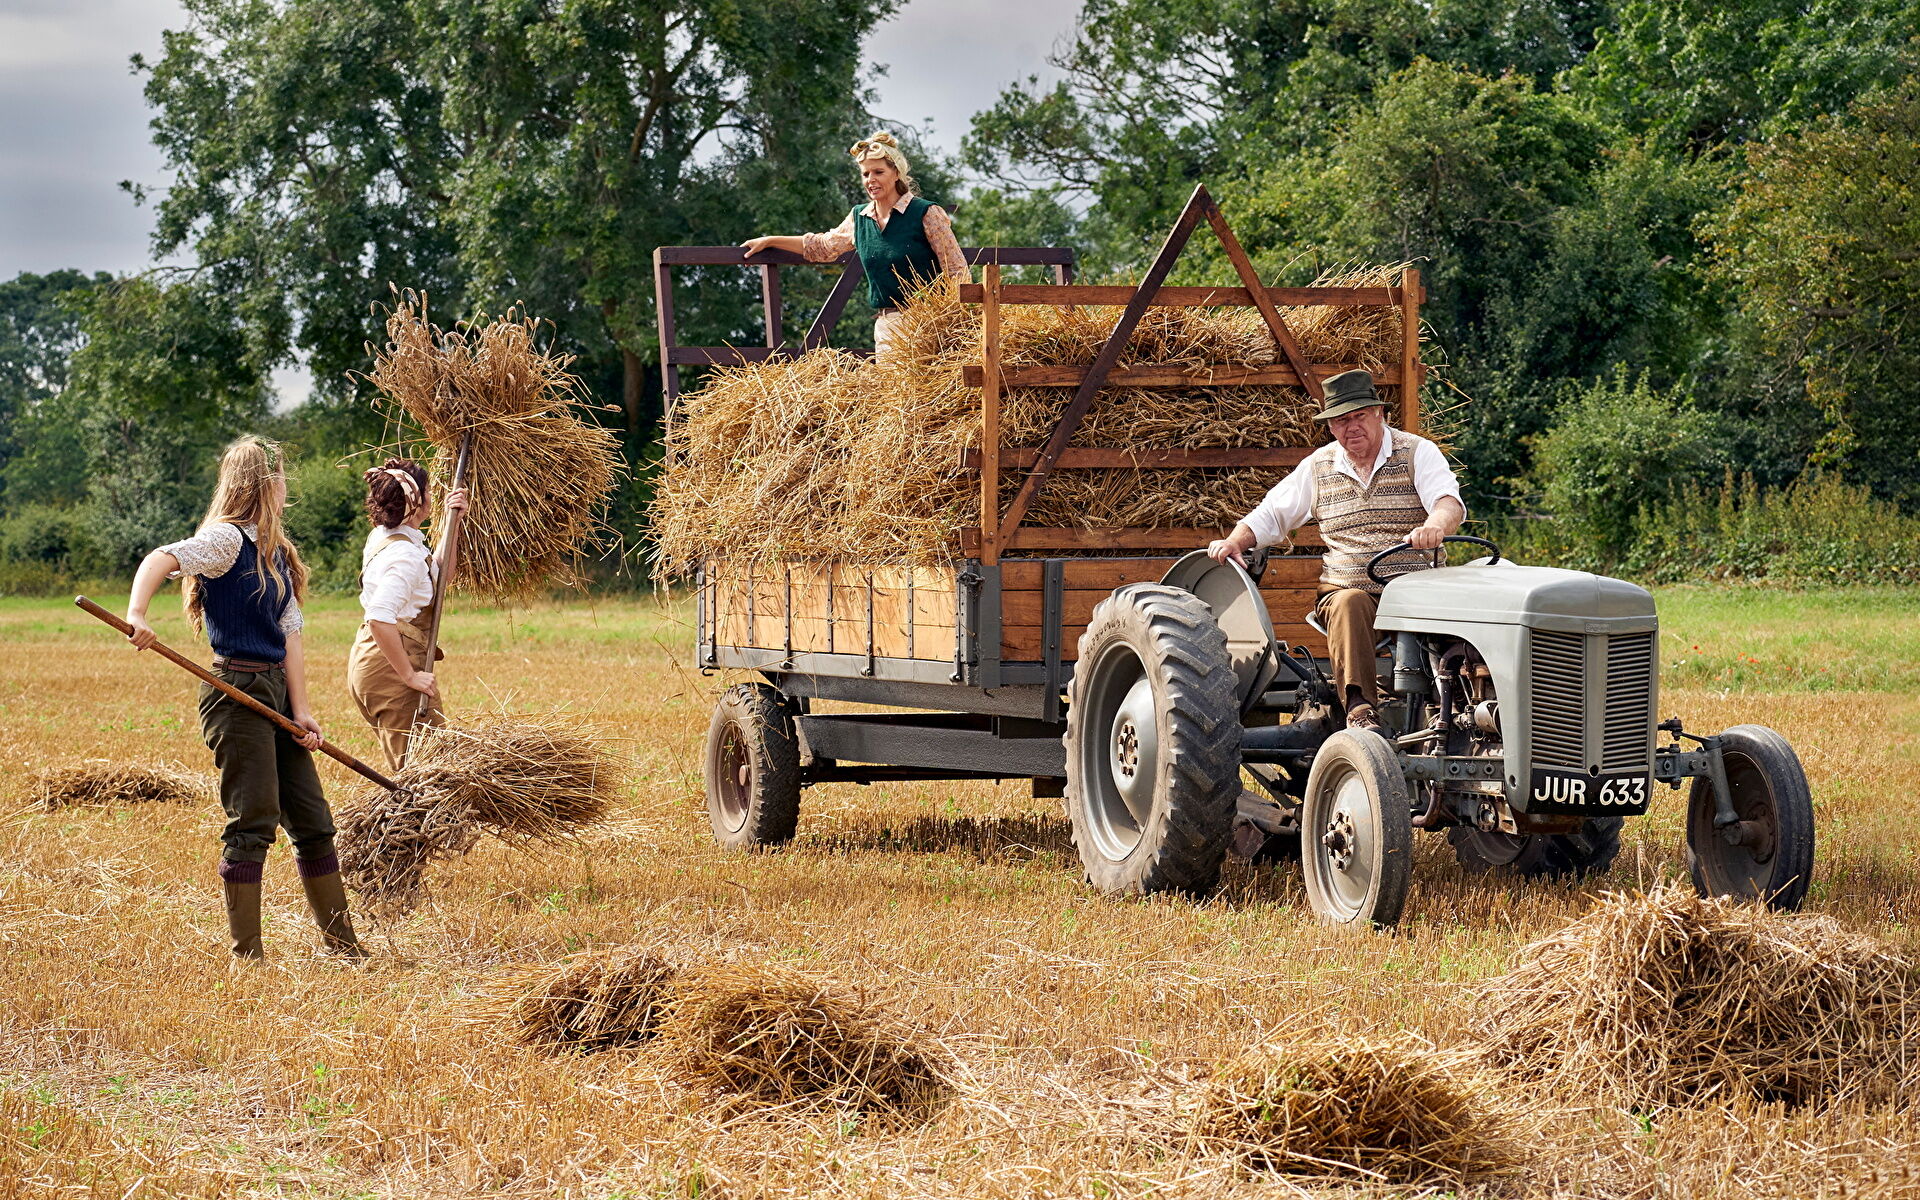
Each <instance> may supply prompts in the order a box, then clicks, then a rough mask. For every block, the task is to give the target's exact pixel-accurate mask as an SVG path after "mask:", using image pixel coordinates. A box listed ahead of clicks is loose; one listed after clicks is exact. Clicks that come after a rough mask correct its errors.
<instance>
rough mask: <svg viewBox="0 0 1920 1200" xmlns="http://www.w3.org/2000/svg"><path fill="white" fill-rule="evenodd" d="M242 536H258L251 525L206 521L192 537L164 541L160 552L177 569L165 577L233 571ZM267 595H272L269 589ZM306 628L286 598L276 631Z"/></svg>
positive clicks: (297, 608)
mask: <svg viewBox="0 0 1920 1200" xmlns="http://www.w3.org/2000/svg"><path fill="white" fill-rule="evenodd" d="M242 533H244V534H246V536H247V537H248V538H255V537H258V536H260V531H259V529H257V528H256V527H255V526H253V525H251V524H247V525H235V524H234V523H233V522H232V521H209V522H207V523H206V524H205V525H203V526H201V527H200V532H198V533H196V534H194V535H193V536H192V537H190V538H183V539H181V540H180V541H177V542H168V543H167V544H166V545H164V546H162V547H160V552H161V553H163V554H171V555H173V557H174V559H175V560H176V561H178V562H179V564H180V569H179V570H178V571H169V572H167V578H168V579H178V578H180V576H182V575H198V576H199V577H200V578H202V579H218V578H220V577H221V576H222V575H225V574H226V573H227V572H228V571H230V570H232V569H233V564H234V560H235V559H238V558H239V557H240V546H241V544H242V543H241V536H240V535H241V534H242ZM267 594H268V595H269V596H271V595H272V594H273V593H272V591H271V589H269V591H268V593H267ZM306 625H307V621H306V617H305V616H303V615H302V614H301V612H300V601H299V600H298V599H296V598H294V597H292V596H288V597H287V606H286V607H285V608H283V609H281V610H280V632H281V633H283V634H288V635H292V634H296V633H299V632H300V631H301V630H302V629H305V628H306Z"/></svg>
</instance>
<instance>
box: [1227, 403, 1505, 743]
mask: <svg viewBox="0 0 1920 1200" xmlns="http://www.w3.org/2000/svg"><path fill="white" fill-rule="evenodd" d="M1324 389H1325V396H1326V400H1325V406H1324V407H1323V408H1322V409H1321V411H1320V412H1318V413H1315V414H1314V418H1315V419H1316V420H1320V421H1325V422H1326V423H1327V429H1328V431H1329V432H1330V433H1332V434H1333V438H1334V440H1333V441H1332V442H1331V443H1329V444H1328V445H1325V446H1322V447H1320V448H1319V449H1318V450H1315V451H1314V452H1313V453H1312V454H1311V455H1309V456H1307V458H1306V460H1305V461H1303V462H1302V463H1301V464H1300V465H1299V466H1298V467H1295V468H1294V470H1293V471H1292V473H1291V474H1289V475H1288V476H1287V477H1286V478H1285V479H1282V480H1281V481H1280V482H1279V484H1278V485H1276V486H1275V487H1274V489H1273V490H1272V491H1270V492H1268V493H1267V495H1266V498H1265V499H1264V500H1262V501H1261V502H1260V503H1259V505H1257V506H1256V507H1255V508H1254V510H1253V511H1252V512H1250V513H1248V514H1247V515H1246V516H1245V517H1244V518H1242V519H1241V521H1240V522H1239V523H1238V524H1236V525H1235V526H1234V527H1233V532H1232V533H1230V534H1228V535H1227V536H1226V537H1224V538H1220V539H1219V540H1217V541H1215V542H1213V543H1211V544H1210V545H1209V546H1208V547H1207V554H1208V555H1209V556H1210V557H1211V558H1213V560H1214V561H1216V562H1226V561H1228V560H1229V559H1231V560H1233V561H1234V562H1237V563H1240V564H1241V565H1242V566H1245V565H1246V555H1247V552H1248V551H1250V550H1254V549H1256V548H1258V547H1261V546H1271V545H1273V544H1275V543H1277V542H1280V541H1284V540H1285V539H1286V538H1287V537H1289V536H1291V535H1292V533H1293V531H1294V530H1296V529H1298V528H1299V527H1300V526H1302V525H1304V524H1306V523H1307V522H1308V521H1310V520H1316V519H1317V520H1318V521H1319V522H1320V535H1321V537H1323V538H1324V539H1325V540H1326V543H1327V553H1326V555H1325V557H1324V558H1323V559H1322V560H1321V565H1320V603H1319V607H1318V613H1319V616H1320V620H1321V622H1322V623H1323V624H1324V625H1325V626H1326V631H1327V649H1328V657H1329V658H1331V660H1332V664H1333V683H1334V688H1335V692H1336V694H1337V695H1338V696H1339V698H1340V701H1341V704H1342V705H1343V706H1344V708H1345V709H1346V714H1347V726H1348V727H1349V728H1353V729H1372V730H1378V729H1379V728H1380V721H1379V718H1378V716H1377V708H1378V705H1379V703H1380V698H1379V684H1378V683H1377V682H1376V678H1375V674H1374V670H1375V668H1374V643H1375V640H1376V637H1375V633H1374V628H1373V618H1374V613H1375V610H1376V608H1377V607H1378V605H1379V601H1380V592H1381V586H1382V585H1381V584H1379V583H1377V582H1375V581H1374V580H1373V579H1371V578H1369V577H1368V574H1367V560H1368V559H1370V558H1372V557H1373V556H1374V555H1376V554H1378V553H1379V552H1380V551H1382V550H1385V549H1387V548H1388V547H1389V546H1395V545H1398V544H1400V543H1401V542H1407V543H1410V544H1411V545H1412V546H1413V548H1414V549H1416V550H1427V551H1431V550H1435V549H1438V548H1439V546H1440V544H1441V539H1442V538H1444V537H1446V536H1448V535H1449V534H1451V533H1453V532H1454V531H1455V530H1457V529H1459V528H1460V523H1461V522H1462V521H1464V520H1465V519H1466V516H1467V510H1466V506H1465V505H1464V504H1462V503H1461V500H1460V484H1459V481H1457V480H1456V479H1455V478H1454V476H1453V471H1452V469H1451V468H1449V467H1448V466H1447V460H1446V457H1445V456H1444V455H1442V454H1441V453H1440V448H1439V447H1438V446H1435V445H1434V444H1433V443H1432V442H1430V441H1428V440H1427V439H1425V438H1423V437H1419V436H1418V435H1416V434H1411V433H1407V432H1404V431H1402V430H1399V429H1394V428H1392V427H1390V426H1389V425H1388V424H1387V419H1386V401H1385V400H1383V399H1381V398H1380V394H1379V393H1378V392H1377V391H1375V390H1374V386H1373V377H1372V376H1371V375H1369V374H1368V373H1367V372H1365V371H1346V372H1343V373H1341V374H1339V375H1335V376H1332V377H1330V378H1329V379H1327V380H1326V381H1325V384H1324ZM1431 565H1433V564H1432V562H1431V559H1430V558H1429V560H1428V561H1420V560H1419V559H1418V558H1416V557H1415V556H1413V555H1411V554H1409V555H1405V556H1400V559H1399V561H1398V562H1395V561H1393V560H1389V561H1388V562H1386V563H1383V564H1381V566H1380V567H1379V568H1378V573H1379V574H1380V575H1381V576H1383V577H1386V578H1392V577H1394V576H1398V575H1403V574H1406V573H1407V572H1409V571H1418V570H1422V569H1424V568H1426V567H1429V566H1431Z"/></svg>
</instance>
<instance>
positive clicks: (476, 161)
mask: <svg viewBox="0 0 1920 1200" xmlns="http://www.w3.org/2000/svg"><path fill="white" fill-rule="evenodd" d="M186 7H187V9H188V12H189V14H190V17H191V21H190V23H189V25H188V27H187V28H185V29H182V30H177V31H174V32H171V33H169V34H168V36H167V42H166V50H165V53H164V55H163V57H162V58H161V59H160V60H159V61H158V62H156V63H154V64H152V66H151V68H150V71H151V75H150V78H149V81H148V86H147V95H148V99H149V102H150V103H151V104H152V105H153V106H154V108H155V109H156V111H157V116H156V120H155V131H156V140H157V141H158V142H159V144H160V145H161V147H162V149H163V150H164V151H165V152H166V155H167V158H168V162H169V165H170V166H171V167H172V169H173V170H174V172H175V182H174V184H173V185H172V186H171V187H170V188H169V190H168V191H167V193H166V195H165V197H164V198H163V199H162V201H161V203H160V220H159V224H158V228H157V231H156V234H155V249H156V251H157V252H159V253H162V254H165V253H173V252H176V251H179V250H181V249H186V248H190V249H191V250H192V251H193V252H194V253H195V254H196V255H197V257H198V260H199V262H200V263H201V270H202V273H203V274H204V275H206V276H207V277H208V278H209V279H210V280H211V281H212V282H213V283H214V284H215V286H217V287H219V288H221V289H222V290H224V291H227V292H229V293H231V294H232V295H234V296H235V297H236V298H237V301H238V305H239V309H240V313H241V317H242V322H243V325H244V327H245V328H246V329H247V330H248V332H249V336H250V338H251V339H252V340H253V341H254V342H255V343H256V344H257V345H258V347H259V351H260V352H262V353H264V354H265V355H266V356H267V357H268V358H269V359H271V360H274V361H280V360H284V359H285V358H286V357H287V356H288V355H289V354H290V353H291V352H294V351H298V352H299V353H302V354H304V355H306V356H308V358H309V359H310V361H311V363H312V367H313V370H314V374H315V377H316V380H317V382H318V385H319V388H320V392H321V396H322V398H323V399H325V398H327V397H339V396H343V395H346V394H349V393H350V391H351V386H350V384H349V383H348V382H347V381H346V379H345V372H347V371H348V370H351V369H354V368H357V367H359V366H361V365H363V360H364V353H363V349H362V347H363V343H364V342H365V341H366V340H367V339H368V338H369V337H372V336H376V335H377V329H378V326H377V315H375V314H370V313H369V312H368V302H369V300H377V299H379V298H381V297H382V295H383V294H384V291H385V286H386V284H387V282H389V281H392V282H396V283H401V284H403V285H410V286H418V287H425V288H427V289H428V290H429V291H430V292H432V293H434V294H435V297H436V307H437V308H438V310H439V311H440V312H441V313H443V314H446V315H448V316H453V315H465V314H466V313H467V312H468V311H469V310H470V309H471V308H472V307H475V306H486V307H491V308H495V309H498V308H500V307H503V306H505V305H506V304H508V303H511V302H525V303H526V304H527V305H528V306H529V307H530V308H531V309H532V310H533V311H534V312H536V313H538V314H540V315H541V316H543V317H547V318H549V319H551V320H553V321H554V322H555V323H556V325H557V326H558V328H559V331H560V333H561V335H562V336H563V338H565V339H566V341H567V343H568V344H570V345H572V346H574V347H576V348H577V349H578V350H579V352H580V353H581V354H582V358H583V361H582V370H583V371H584V372H585V373H586V374H587V375H588V376H589V377H590V382H592V383H594V384H595V385H597V386H602V387H606V388H607V389H608V390H612V391H618V392H619V393H620V394H621V395H622V397H623V400H624V402H625V406H626V409H627V413H628V417H629V421H630V422H631V423H632V424H634V425H635V426H636V427H637V426H638V424H639V423H640V422H641V421H642V420H643V419H644V418H645V416H646V415H647V411H646V396H647V393H648V391H649V384H650V378H649V376H648V374H647V372H646V371H645V370H644V365H645V363H646V361H647V360H649V359H650V358H651V356H652V352H653V346H652V343H653V335H652V330H653V318H652V264H651V257H650V256H651V252H652V250H653V247H654V246H656V245H663V244H678V243H686V242H728V241H737V240H739V239H740V238H741V237H743V236H745V235H746V234H748V233H750V232H753V231H754V230H756V229H759V228H763V227H764V228H804V227H808V226H810V225H814V224H817V223H818V222H819V221H820V220H821V219H822V218H823V217H824V216H825V215H827V214H830V213H832V212H833V211H834V210H835V209H836V208H837V207H838V204H839V201H840V200H842V199H843V198H845V197H846V196H847V195H848V194H849V186H848V185H849V181H850V173H849V172H848V171H847V170H846V166H845V149H846V145H847V144H848V143H849V142H850V141H851V140H852V137H853V136H854V135H855V132H856V130H858V128H859V126H860V125H861V124H862V123H863V122H864V120H865V118H864V117H863V116H862V114H861V112H860V103H861V101H862V99H863V97H862V95H861V93H860V92H859V90H858V88H857V87H856V84H855V74H856V71H857V70H858V69H859V67H860V65H861V59H860V55H859V48H860V41H861V38H862V37H863V35H864V34H865V32H866V31H867V29H869V28H870V27H871V25H872V24H873V22H874V21H875V20H876V19H877V17H878V15H879V12H880V8H879V4H878V0H826V2H821V0H751V2H749V0H718V2H713V0H701V2H694V0H641V2H639V3H634V2H632V0H411V2H410V3H402V4H381V3H375V2H374V0H281V2H278V3H269V2H267V0H186ZM735 274H737V275H740V276H743V277H744V275H745V273H744V272H736V273H735ZM729 288H730V289H731V290H728V289H729ZM721 290H722V292H723V295H724V296H725V298H727V299H729V300H731V301H732V303H731V304H730V306H728V308H727V312H728V313H730V314H731V317H730V320H728V319H724V318H723V319H721V322H720V323H722V324H726V325H728V326H729V327H730V330H731V331H732V332H733V333H734V337H735V339H736V340H739V338H740V337H741V332H740V327H741V326H743V325H744V321H745V312H746V300H747V299H748V298H749V296H750V295H751V287H750V284H749V281H747V280H746V279H744V278H742V279H740V280H738V281H734V280H731V279H729V280H728V281H727V283H726V284H725V285H723V286H722V288H721ZM718 307H719V306H714V309H715V311H716V312H717V311H718Z"/></svg>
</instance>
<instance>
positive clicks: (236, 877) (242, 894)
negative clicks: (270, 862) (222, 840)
mask: <svg viewBox="0 0 1920 1200" xmlns="http://www.w3.org/2000/svg"><path fill="white" fill-rule="evenodd" d="M261 867H262V864H260V863H249V862H227V861H225V860H222V862H221V863H220V889H221V891H223V892H225V893H226V900H227V938H228V946H229V948H230V949H231V950H232V951H233V956H234V957H235V958H265V957H266V955H265V953H264V952H263V951H262V950H261V948H260V871H261Z"/></svg>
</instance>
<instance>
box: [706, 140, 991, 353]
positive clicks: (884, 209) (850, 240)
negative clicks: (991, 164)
mask: <svg viewBox="0 0 1920 1200" xmlns="http://www.w3.org/2000/svg"><path fill="white" fill-rule="evenodd" d="M848 153H850V154H851V155H852V156H853V161H854V165H855V166H857V167H859V168H860V186H861V187H862V188H863V189H865V191H866V193H867V203H865V204H863V205H861V206H860V207H858V208H855V209H854V210H853V211H852V212H849V213H848V214H847V219H846V220H844V221H842V222H840V225H839V227H838V228H836V229H833V230H831V231H830V232H827V233H808V234H802V235H800V236H799V237H792V236H786V235H779V236H772V237H757V238H751V239H749V240H747V241H745V242H742V243H741V245H742V246H744V247H745V248H746V251H747V256H748V257H749V258H751V257H752V256H753V255H755V254H758V253H760V252H761V251H762V250H787V251H791V252H792V253H794V254H799V255H803V256H805V258H806V260H807V261H808V262H832V261H833V260H834V259H836V258H839V257H840V256H841V255H842V254H845V253H846V252H847V251H849V250H853V251H856V252H857V253H858V254H859V255H860V266H861V269H862V270H864V271H865V272H866V276H867V299H868V301H870V302H871V303H872V304H873V311H874V317H873V349H874V353H875V354H877V355H880V356H885V355H886V353H887V352H888V350H889V349H890V347H891V344H892V341H893V334H894V328H895V325H896V323H897V322H898V320H899V318H900V314H899V308H900V305H901V304H902V303H903V302H904V301H905V300H906V297H907V295H908V294H909V293H911V292H912V291H913V289H914V288H916V287H918V286H920V284H922V283H924V282H926V281H928V280H930V279H933V278H935V277H937V276H939V275H941V274H946V275H952V276H955V277H956V278H958V279H960V280H961V281H962V282H965V281H966V280H967V278H968V275H967V260H966V258H965V257H964V256H962V255H961V253H960V243H959V242H958V241H956V240H955V239H954V236H953V222H952V221H951V220H949V219H948V217H947V210H946V209H944V208H941V207H940V206H939V205H938V204H934V203H932V202H931V201H928V200H926V199H924V198H922V197H921V196H919V195H918V194H917V193H918V188H917V187H916V186H915V185H914V182H913V174H912V173H911V171H910V170H909V169H908V165H907V156H906V155H904V154H902V153H901V152H900V143H899V142H898V141H896V140H895V139H894V136H893V135H892V134H890V133H876V134H874V135H873V136H872V137H869V138H864V139H862V140H861V141H858V142H855V143H854V144H853V149H852V150H850V151H849V152H848Z"/></svg>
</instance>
